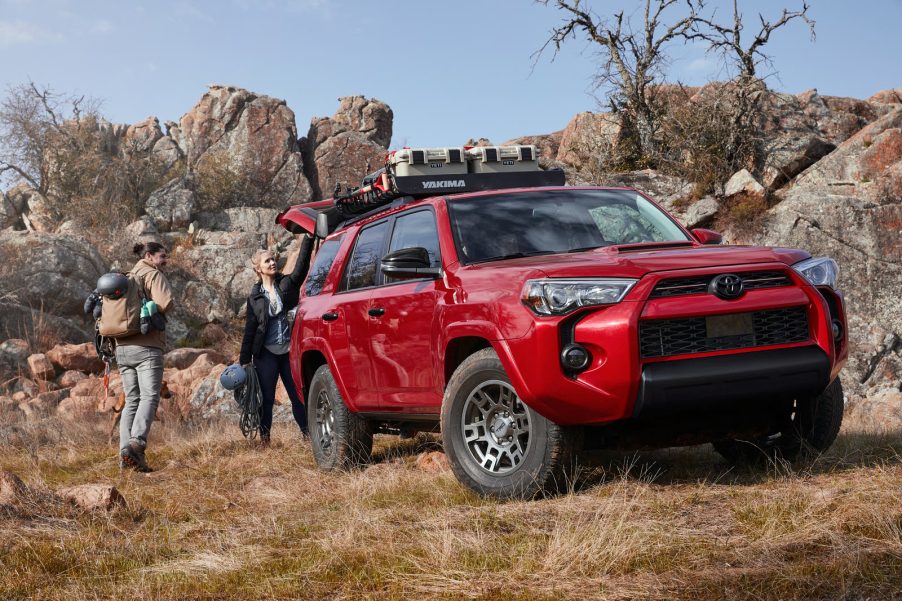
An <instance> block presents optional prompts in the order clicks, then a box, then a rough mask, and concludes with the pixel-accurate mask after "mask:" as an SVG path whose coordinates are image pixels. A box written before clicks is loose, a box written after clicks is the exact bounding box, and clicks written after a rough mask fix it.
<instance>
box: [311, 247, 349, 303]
mask: <svg viewBox="0 0 902 601" xmlns="http://www.w3.org/2000/svg"><path fill="white" fill-rule="evenodd" d="M341 239H342V236H339V237H338V238H333V239H331V240H326V241H325V242H323V245H322V246H320V247H319V250H318V251H317V252H316V257H314V258H313V265H312V266H311V267H310V273H309V274H308V275H307V283H306V284H305V285H304V294H306V295H307V296H316V295H317V294H319V293H320V292H322V291H323V285H324V284H325V283H326V277H327V276H328V275H329V270H330V269H332V262H333V261H335V255H337V254H338V249H339V248H341Z"/></svg>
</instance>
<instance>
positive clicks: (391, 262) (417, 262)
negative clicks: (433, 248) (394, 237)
mask: <svg viewBox="0 0 902 601" xmlns="http://www.w3.org/2000/svg"><path fill="white" fill-rule="evenodd" d="M441 272H442V270H441V269H440V268H439V267H432V261H431V260H430V259H429V251H427V250H426V249H425V248H423V247H422V246H414V247H412V248H402V249H400V250H396V251H394V252H390V253H388V254H387V255H385V256H384V257H382V273H384V274H385V275H390V276H392V277H408V278H427V277H433V278H437V277H438V276H439V275H441Z"/></svg>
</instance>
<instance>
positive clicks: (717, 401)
mask: <svg viewBox="0 0 902 601" xmlns="http://www.w3.org/2000/svg"><path fill="white" fill-rule="evenodd" d="M829 383H830V359H829V358H828V357H827V354H826V353H825V352H824V351H823V350H822V349H821V348H820V347H817V346H813V345H812V346H802V347H795V348H783V349H776V350H770V351H756V352H745V353H740V354H735V355H720V356H715V357H700V358H696V359H684V360H682V361H669V362H663V363H650V364H647V365H645V366H644V367H643V368H642V376H641V379H640V384H639V394H638V395H637V397H636V404H635V406H634V408H633V417H635V418H639V419H653V418H658V417H664V416H668V415H677V414H680V413H689V412H695V411H705V410H716V411H731V410H736V409H740V408H742V407H743V406H747V405H748V404H749V403H754V402H760V401H761V400H762V399H767V400H776V399H777V398H779V397H780V396H784V397H785V398H787V399H792V398H796V397H798V396H806V395H812V394H818V393H819V392H821V391H822V390H823V389H824V388H826V387H827V385H828V384H829Z"/></svg>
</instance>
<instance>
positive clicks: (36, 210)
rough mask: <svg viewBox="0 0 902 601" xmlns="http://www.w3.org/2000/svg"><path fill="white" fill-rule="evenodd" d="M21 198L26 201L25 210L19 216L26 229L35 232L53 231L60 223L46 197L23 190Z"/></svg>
mask: <svg viewBox="0 0 902 601" xmlns="http://www.w3.org/2000/svg"><path fill="white" fill-rule="evenodd" d="M22 196H23V197H24V198H25V199H26V200H25V210H24V211H22V214H21V217H22V221H23V222H24V223H25V226H26V228H28V229H31V230H34V231H36V232H53V231H55V230H56V228H57V226H59V225H60V222H59V220H58V216H57V215H56V213H55V212H54V211H53V208H52V207H51V205H50V201H49V200H47V197H46V196H44V195H43V194H41V193H40V192H38V191H37V190H31V189H28V190H24V191H23V192H22Z"/></svg>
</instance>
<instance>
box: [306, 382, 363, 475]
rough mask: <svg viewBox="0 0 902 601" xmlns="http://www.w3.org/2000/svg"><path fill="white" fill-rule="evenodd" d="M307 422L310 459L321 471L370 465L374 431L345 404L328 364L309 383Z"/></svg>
mask: <svg viewBox="0 0 902 601" xmlns="http://www.w3.org/2000/svg"><path fill="white" fill-rule="evenodd" d="M327 422H328V423H327ZM307 423H308V424H310V446H311V447H313V458H314V459H315V460H316V465H317V466H319V468H320V469H322V470H325V471H332V470H346V469H351V468H353V467H356V466H359V465H364V464H366V463H369V461H370V457H371V455H372V452H373V430H372V428H371V427H370V424H369V422H367V420H365V419H363V418H362V417H360V416H359V415H357V414H356V413H354V412H353V411H351V410H350V409H348V407H347V405H345V403H344V399H342V398H341V393H340V392H339V391H338V385H337V384H336V383H335V378H334V377H332V372H331V371H330V370H329V366H328V365H322V366H320V368H319V369H317V370H316V373H314V374H313V379H312V380H311V382H310V392H309V394H308V395H307Z"/></svg>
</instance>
